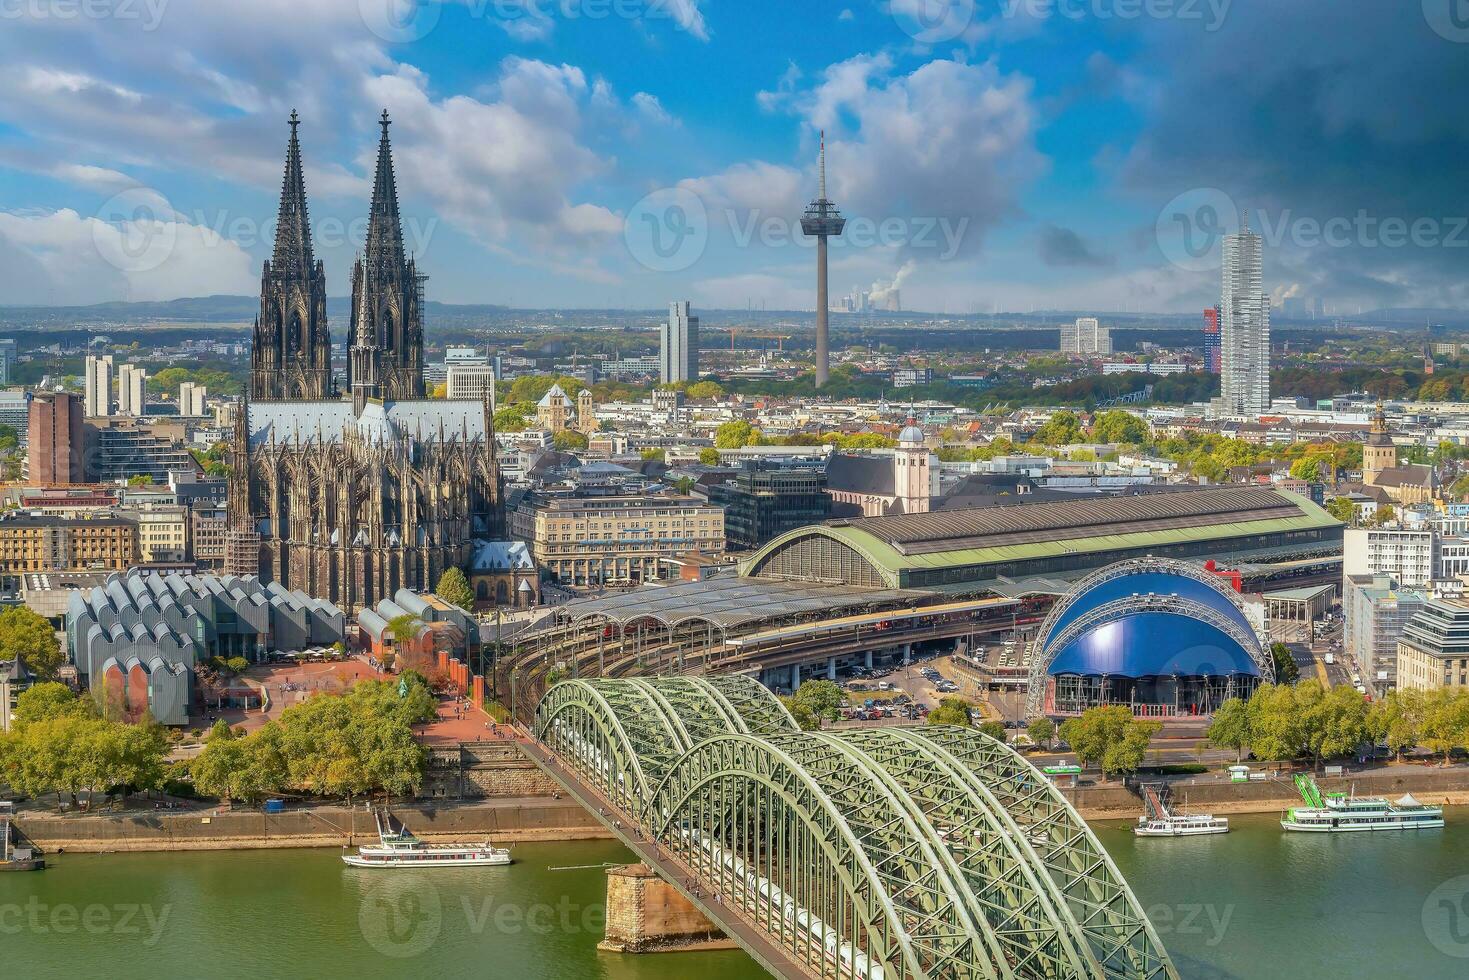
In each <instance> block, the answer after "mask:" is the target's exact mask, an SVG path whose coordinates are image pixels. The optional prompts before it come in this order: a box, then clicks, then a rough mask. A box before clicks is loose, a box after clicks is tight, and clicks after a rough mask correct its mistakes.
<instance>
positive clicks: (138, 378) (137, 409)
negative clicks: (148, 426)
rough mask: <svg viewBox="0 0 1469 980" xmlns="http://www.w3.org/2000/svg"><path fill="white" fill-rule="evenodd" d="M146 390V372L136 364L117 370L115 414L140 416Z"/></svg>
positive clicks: (123, 366) (125, 365)
mask: <svg viewBox="0 0 1469 980" xmlns="http://www.w3.org/2000/svg"><path fill="white" fill-rule="evenodd" d="M147 389H148V372H147V371H144V370H143V369H142V368H140V367H138V365H136V364H124V365H122V366H121V367H120V368H118V369H117V414H118V415H135V416H136V415H142V414H143V402H144V401H145V397H146V392H147Z"/></svg>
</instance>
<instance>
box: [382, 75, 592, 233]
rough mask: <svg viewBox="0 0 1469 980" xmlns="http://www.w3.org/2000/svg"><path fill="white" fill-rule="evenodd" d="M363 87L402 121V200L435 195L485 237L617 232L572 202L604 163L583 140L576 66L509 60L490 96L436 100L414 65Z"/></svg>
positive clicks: (440, 209)
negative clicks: (582, 186)
mask: <svg viewBox="0 0 1469 980" xmlns="http://www.w3.org/2000/svg"><path fill="white" fill-rule="evenodd" d="M364 89H365V91H366V93H367V95H368V96H369V97H371V99H373V100H374V102H375V103H381V104H383V105H386V106H389V107H390V111H391V112H392V114H393V117H394V119H395V120H396V123H395V129H394V137H395V139H394V159H395V162H396V165H397V172H398V177H399V181H400V191H401V193H400V196H401V197H403V198H404V199H405V200H407V201H411V200H414V199H417V200H419V201H425V200H426V201H428V202H430V203H431V204H432V206H433V208H434V210H435V211H437V213H439V214H440V215H442V216H443V217H444V218H445V219H446V220H449V221H451V222H453V223H456V224H458V225H460V226H461V227H464V228H466V229H468V230H469V231H470V232H471V233H473V234H474V235H475V236H476V237H478V238H480V239H481V240H482V241H485V242H486V243H489V244H498V243H503V242H504V241H505V240H506V239H507V238H509V237H511V236H512V235H514V234H516V233H524V234H528V235H530V236H532V237H533V238H534V239H535V240H536V241H537V242H538V243H539V244H540V245H542V246H544V247H549V248H554V249H564V248H566V247H568V246H571V245H575V244H578V243H580V244H585V243H586V241H587V240H588V239H593V240H595V239H599V238H605V237H608V236H611V235H613V234H615V233H616V232H617V231H618V230H620V228H621V224H620V220H619V219H618V218H617V216H616V215H614V214H612V212H610V211H608V210H607V209H605V208H602V207H600V206H598V205H594V204H589V203H581V202H574V201H572V200H571V195H572V193H573V191H574V188H575V187H576V185H577V184H579V183H580V182H582V181H584V180H587V179H588V178H591V177H593V176H595V175H596V174H598V173H600V172H602V171H603V170H604V169H605V168H606V167H607V165H608V161H605V160H603V159H602V158H600V157H599V156H598V155H597V154H596V153H594V152H592V151H591V150H590V149H588V148H587V147H586V146H584V145H582V144H581V143H580V142H579V141H578V138H577V137H578V133H579V132H580V130H581V129H582V126H583V114H584V109H585V107H586V106H587V104H588V101H589V99H590V98H591V93H592V87H590V86H589V85H588V83H587V80H586V77H585V75H584V74H583V73H582V72H581V70H580V69H578V68H575V67H573V66H570V65H552V64H548V63H546V62H542V61H534V60H529V59H524V58H510V59H507V60H506V61H505V62H504V63H503V64H502V66H501V75H500V77H499V79H498V80H497V82H496V84H495V85H494V91H493V93H492V96H491V97H487V98H486V99H485V100H481V99H477V98H474V97H471V96H468V95H454V96H449V97H447V98H444V99H439V100H435V99H434V98H433V97H432V96H431V95H430V94H429V92H428V79H427V78H426V77H425V76H424V75H423V73H421V72H419V71H417V70H416V69H412V68H410V67H408V66H403V67H401V68H400V69H399V70H398V71H397V72H396V73H395V74H391V75H380V76H376V77H373V78H370V79H368V80H366V82H365V83H364ZM404 208H405V212H406V211H408V210H409V209H410V208H411V205H409V204H406V203H405V205H404Z"/></svg>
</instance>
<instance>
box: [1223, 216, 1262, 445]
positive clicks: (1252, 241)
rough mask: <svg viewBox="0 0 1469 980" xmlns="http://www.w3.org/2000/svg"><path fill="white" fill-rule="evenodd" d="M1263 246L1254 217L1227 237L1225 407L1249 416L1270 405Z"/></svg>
mask: <svg viewBox="0 0 1469 980" xmlns="http://www.w3.org/2000/svg"><path fill="white" fill-rule="evenodd" d="M1262 245H1263V241H1262V239H1261V238H1260V236H1259V235H1257V234H1255V233H1254V232H1252V231H1250V225H1249V221H1248V220H1246V221H1245V223H1244V225H1243V226H1242V227H1241V229H1240V231H1239V233H1238V234H1234V235H1226V236H1224V282H1223V290H1222V295H1221V297H1220V302H1219V346H1220V375H1221V376H1220V408H1221V409H1222V410H1223V411H1224V413H1225V414H1227V415H1243V416H1245V417H1247V418H1255V417H1257V416H1259V415H1262V414H1264V413H1265V412H1267V411H1269V409H1270V297H1269V296H1267V295H1265V289H1264V265H1263V260H1262V258H1261V250H1262Z"/></svg>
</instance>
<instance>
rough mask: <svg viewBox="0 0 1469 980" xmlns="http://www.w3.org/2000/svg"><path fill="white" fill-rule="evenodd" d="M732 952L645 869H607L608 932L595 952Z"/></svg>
mask: <svg viewBox="0 0 1469 980" xmlns="http://www.w3.org/2000/svg"><path fill="white" fill-rule="evenodd" d="M734 947H735V943H734V942H733V941H732V940H730V939H727V938H726V937H725V935H724V933H723V932H721V931H720V930H719V927H718V926H716V925H715V924H714V923H712V922H710V921H709V919H708V917H707V916H705V915H704V913H703V912H700V911H699V909H698V907H697V906H696V905H694V903H693V902H690V901H689V900H688V899H686V898H684V897H683V895H682V893H680V892H679V890H678V889H677V888H675V887H674V886H672V885H670V884H669V883H668V882H666V881H664V880H663V879H662V877H660V876H659V874H658V872H656V871H654V870H653V869H652V868H650V867H648V866H647V865H646V864H628V865H624V866H622V867H620V868H608V869H607V933H606V938H604V939H603V940H602V942H601V943H599V944H598V945H597V948H598V949H602V950H606V951H608V952H613V953H656V952H665V951H673V950H678V951H686V950H692V949H733V948H734Z"/></svg>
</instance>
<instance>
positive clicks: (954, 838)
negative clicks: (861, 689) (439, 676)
mask: <svg viewBox="0 0 1469 980" xmlns="http://www.w3.org/2000/svg"><path fill="white" fill-rule="evenodd" d="M535 734H536V736H537V738H538V739H540V740H541V742H542V743H544V744H545V745H546V746H547V747H548V748H549V749H550V750H551V751H553V752H554V753H556V754H557V755H558V756H559V757H560V758H561V759H562V760H563V761H564V762H565V763H566V764H567V765H568V766H569V767H570V768H573V769H575V770H577V771H578V772H579V773H580V774H581V776H582V777H583V778H585V779H586V780H588V781H589V782H590V783H592V784H593V785H594V786H596V788H597V789H598V790H599V791H600V792H602V794H603V795H604V796H605V797H606V798H607V799H609V800H612V801H614V802H615V803H616V804H617V805H618V807H619V808H620V809H621V810H622V811H623V813H624V815H625V816H627V817H628V818H629V820H630V821H631V822H633V823H635V824H636V825H638V826H640V827H642V828H643V829H644V830H645V831H646V832H647V834H648V836H649V839H652V840H657V841H658V842H659V843H660V844H661V845H662V846H663V847H665V848H667V849H668V851H669V853H670V854H671V855H673V856H675V857H677V858H678V859H679V860H680V861H682V862H683V864H684V865H685V866H687V867H689V868H690V869H692V870H693V871H694V872H695V874H696V875H697V876H698V878H699V879H700V880H701V881H702V882H703V883H704V885H705V886H706V887H707V888H708V889H709V890H710V892H711V894H715V895H719V896H720V897H721V903H722V904H723V905H724V907H726V908H729V909H731V910H733V911H737V912H739V913H740V914H741V915H742V916H743V917H744V918H745V919H746V920H748V921H751V922H753V923H754V924H755V925H756V927H757V928H759V929H760V930H761V931H763V932H764V933H765V934H766V935H767V936H768V937H769V938H770V939H771V940H772V941H774V942H776V943H777V944H779V945H780V946H781V947H782V948H784V949H786V950H787V952H788V953H790V954H791V955H792V956H793V957H795V958H796V959H797V960H800V961H802V962H804V963H805V964H806V966H807V968H808V969H809V970H810V971H811V972H812V973H813V974H814V975H818V976H822V977H833V978H853V980H856V978H861V980H910V978H911V980H917V978H930V977H932V978H945V980H948V978H953V980H970V978H976V980H977V978H985V980H989V978H995V980H1016V978H1024V980H1030V978H1036V980H1041V978H1046V980H1054V978H1095V980H1176V978H1177V976H1178V974H1177V972H1176V970H1175V969H1174V967H1173V964H1172V962H1171V961H1170V960H1169V958H1168V955H1167V953H1166V951H1165V950H1164V949H1163V946H1162V944H1161V943H1160V942H1159V941H1158V937H1157V935H1156V933H1155V932H1154V930H1153V928H1152V926H1151V924H1149V922H1148V920H1147V917H1146V916H1145V915H1144V914H1143V912H1142V909H1141V908H1140V907H1139V905H1138V902H1137V899H1136V897H1135V896H1134V895H1133V894H1132V892H1131V890H1130V889H1129V888H1128V887H1127V884H1126V882H1125V881H1123V879H1122V877H1121V876H1120V874H1118V872H1117V869H1116V867H1115V866H1114V865H1113V864H1112V861H1111V859H1110V858H1109V857H1108V856H1107V853H1106V851H1105V850H1104V849H1103V848H1102V847H1101V845H1100V843H1099V842H1098V841H1097V840H1096V838H1095V836H1094V835H1093V834H1092V833H1091V831H1090V829H1089V828H1087V826H1086V824H1085V823H1084V822H1083V821H1082V820H1081V818H1080V817H1079V816H1078V815H1077V814H1076V812H1075V810H1074V809H1072V807H1071V806H1070V804H1068V803H1067V802H1066V800H1065V798H1064V797H1062V796H1061V794H1060V793H1059V792H1058V791H1057V790H1056V788H1055V787H1054V786H1053V785H1052V784H1051V782H1050V781H1049V780H1048V779H1046V778H1045V776H1044V775H1043V774H1041V773H1040V772H1039V771H1038V770H1037V769H1036V768H1035V767H1034V766H1032V765H1031V764H1030V763H1029V762H1028V761H1027V760H1026V759H1024V758H1023V757H1022V756H1020V755H1019V754H1018V753H1016V752H1015V751H1014V750H1013V749H1010V748H1009V747H1008V746H1006V745H1004V744H1002V743H1000V742H998V741H996V740H994V739H991V738H989V737H988V736H985V735H982V734H980V733H978V732H975V731H973V730H971V729H964V728H949V727H942V726H935V727H926V728H914V729H900V728H886V729H864V730H856V731H850V732H839V733H820V732H801V731H799V729H798V728H797V726H796V724H795V722H794V721H793V720H792V718H791V716H790V713H789V712H788V711H786V709H785V707H784V706H783V705H782V704H781V703H780V701H779V699H777V698H776V697H775V696H774V695H772V694H771V693H770V692H769V691H768V690H767V689H766V688H765V687H763V686H762V685H761V684H759V683H758V682H757V681H755V680H753V679H751V678H746V677H740V676H733V675H726V676H716V677H673V678H638V679H594V680H575V681H567V682H564V683H561V684H558V685H556V686H555V687H553V688H551V690H549V691H548V692H547V693H546V695H545V697H544V698H543V699H542V701H541V704H540V706H539V708H538V710H537V713H536V726H535Z"/></svg>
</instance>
